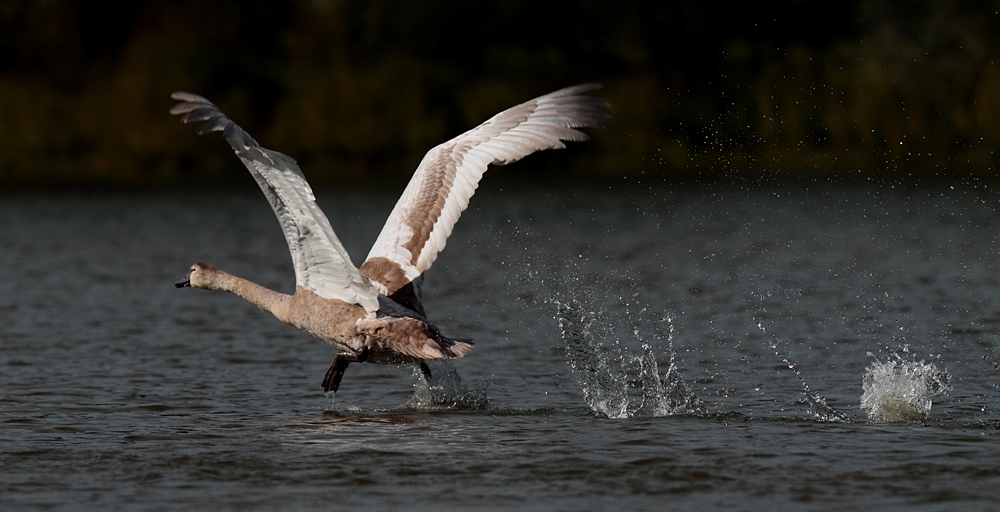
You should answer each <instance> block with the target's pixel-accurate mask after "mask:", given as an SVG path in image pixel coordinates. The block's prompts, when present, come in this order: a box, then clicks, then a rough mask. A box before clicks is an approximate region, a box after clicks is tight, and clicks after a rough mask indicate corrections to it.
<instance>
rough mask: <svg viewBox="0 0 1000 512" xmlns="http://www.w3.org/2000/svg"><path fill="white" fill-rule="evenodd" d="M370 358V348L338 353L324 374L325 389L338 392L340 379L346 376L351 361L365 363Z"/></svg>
mask: <svg viewBox="0 0 1000 512" xmlns="http://www.w3.org/2000/svg"><path fill="white" fill-rule="evenodd" d="M367 359H368V349H367V348H364V349H361V352H359V353H358V354H337V357H335V358H333V362H332V363H330V368H329V369H328V370H326V375H324V376H323V391H325V392H329V391H333V392H334V393H336V392H337V389H339V388H340V381H341V380H342V379H343V378H344V371H346V370H347V365H349V364H351V363H363V362H365V361H366V360H367Z"/></svg>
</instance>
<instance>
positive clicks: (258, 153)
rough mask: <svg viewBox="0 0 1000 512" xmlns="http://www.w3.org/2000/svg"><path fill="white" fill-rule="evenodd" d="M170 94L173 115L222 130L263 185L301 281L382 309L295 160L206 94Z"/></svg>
mask: <svg viewBox="0 0 1000 512" xmlns="http://www.w3.org/2000/svg"><path fill="white" fill-rule="evenodd" d="M170 97H171V98H173V99H175V100H178V101H181V103H178V104H177V105H175V106H174V107H173V108H171V109H170V113H171V114H175V115H182V116H181V121H182V122H184V123H194V122H202V121H203V124H201V125H200V126H199V127H198V129H197V130H196V131H197V133H198V134H199V135H202V134H205V133H209V132H218V131H221V132H223V136H224V137H225V138H226V141H227V142H229V145H230V146H232V148H233V150H234V151H235V152H236V156H238V157H239V158H240V160H241V161H243V164H244V165H245V166H246V167H247V169H248V170H249V171H250V174H251V175H253V178H254V180H256V181H257V184H258V185H260V188H261V190H262V191H263V192H264V196H265V197H267V200H268V202H269V203H270V204H271V208H272V209H273V210H274V214H275V215H276V216H277V217H278V222H279V223H280V224H281V230H282V232H284V234H285V241H286V242H288V249H289V251H290V252H291V254H292V263H293V264H294V266H295V282H296V285H297V286H301V287H303V288H305V289H306V290H309V291H312V292H314V293H316V294H317V295H319V296H320V297H325V298H328V299H340V300H343V301H346V302H349V303H351V304H359V305H361V306H363V307H364V308H365V309H366V310H368V311H376V310H378V299H377V297H378V291H377V289H376V288H375V287H374V286H373V285H372V283H371V282H370V281H369V280H368V279H367V278H366V277H364V276H362V275H361V273H360V272H359V271H358V269H357V268H356V267H355V266H354V264H353V263H351V259H350V256H348V254H347V250H346V249H344V246H343V244H341V243H340V240H339V239H338V238H337V235H336V233H334V232H333V227H331V226H330V221H329V220H328V219H327V218H326V215H324V214H323V211H322V210H320V208H319V206H318V205H317V204H316V197H315V196H314V195H313V191H312V188H311V187H310V186H309V183H308V182H307V181H306V178H305V176H304V175H303V174H302V170H301V169H299V166H298V164H296V163H295V160H293V159H292V158H290V157H288V156H286V155H283V154H281V153H278V152H277V151H271V150H269V149H266V148H264V147H262V146H261V145H260V144H258V143H257V141H255V140H254V139H253V137H251V136H250V134H248V133H247V132H246V131H244V130H243V129H242V128H240V127H239V125H237V124H236V123H234V122H233V121H231V120H230V119H229V118H228V117H226V115H225V114H223V113H222V111H221V110H219V108H218V107H217V106H215V105H214V104H212V102H210V101H208V100H207V99H205V98H203V97H201V96H198V95H197V94H192V93H188V92H175V93H173V94H171V95H170Z"/></svg>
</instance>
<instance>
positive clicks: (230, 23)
mask: <svg viewBox="0 0 1000 512" xmlns="http://www.w3.org/2000/svg"><path fill="white" fill-rule="evenodd" d="M998 11H1000V2H997V1H964V2H939V1H932V0H917V1H874V0H859V1H816V0H812V1H796V0H787V1H775V2H713V1H676V2H662V1H642V0H620V1H615V2H602V1H587V0H583V1H554V2H542V1H538V0H535V1H524V0H510V1H505V2H495V3H486V2H466V1H451V0H438V1H422V2H389V1H365V2H351V1H337V0H328V1H324V0H313V1H295V2H287V3H284V2H269V1H239V2H237V1H219V2H202V1H187V2H165V1H148V2H122V1H115V0H103V1H90V2H74V1H69V0H23V1H22V0H0V187H14V186H24V185H28V186H37V185H43V186H78V185H96V186H105V185H149V184H153V185H155V184H176V183H191V182H192V181H193V182H204V183H210V182H228V181H230V180H233V179H236V178H238V179H243V178H244V177H243V176H242V173H243V172H245V171H243V170H242V168H241V166H240V165H239V163H238V162H237V161H236V160H235V159H234V158H233V157H232V155H231V153H230V152H229V150H228V149H227V148H226V146H225V144H224V143H222V142H221V141H220V140H207V139H209V137H202V138H199V137H197V136H195V135H194V133H193V129H192V127H190V126H182V125H181V124H180V123H179V122H178V120H177V119H176V118H174V117H173V116H170V115H169V114H168V113H167V111H168V109H169V108H170V106H171V105H172V103H173V102H172V101H171V100H170V99H169V94H170V92H172V91H175V90H189V91H192V92H197V93H200V94H202V95H205V96H207V97H208V98H209V99H211V100H213V101H214V102H216V103H217V104H219V105H220V106H221V107H222V108H223V109H224V110H225V111H226V112H227V114H229V115H230V117H232V118H233V119H234V120H236V121H237V122H238V123H240V124H241V125H242V126H244V128H246V129H247V130H248V131H250V133H251V134H253V135H254V136H255V137H256V138H257V139H258V140H259V141H260V142H261V143H262V144H264V145H265V146H267V147H270V148H272V149H275V150H278V151H281V152H283V153H287V154H289V155H291V156H293V157H295V158H296V159H297V160H299V162H300V164H301V165H302V167H303V168H304V170H305V172H306V174H307V176H309V178H310V179H311V180H313V181H315V182H364V181H371V180H372V179H380V180H382V179H388V180H400V181H402V180H405V179H406V178H407V177H408V176H409V175H410V174H411V173H412V171H413V169H414V167H415V166H416V164H417V162H418V161H419V160H420V158H421V156H422V155H423V153H424V152H425V151H427V149H429V148H430V147H432V146H434V145H436V144H438V143H440V142H443V141H445V140H447V139H448V138H450V137H452V136H454V135H457V134H458V133H461V132H462V131H464V130H466V129H468V128H471V127H472V126H475V125H476V124H478V123H480V122H482V121H483V120H485V119H486V118H487V117H489V116H490V115H492V114H494V113H496V112H498V111H500V110H502V109H504V108H506V107H509V106H511V105H513V104H515V103H519V102H521V101H524V100H527V99H530V98H532V97H534V96H537V95H540V94H544V93H547V92H549V91H551V90H554V89H557V88H560V87H563V86H567V85H571V84H575V83H580V82H587V81H600V82H602V83H604V85H605V88H604V89H603V90H602V91H600V92H599V94H600V95H602V96H604V97H605V98H607V99H608V100H609V101H611V103H612V105H613V106H612V110H613V112H614V118H613V119H611V120H610V123H609V129H608V130H603V131H599V130H591V131H590V133H592V134H593V136H594V141H593V142H590V143H587V144H581V145H574V146H573V148H572V150H571V151H562V152H552V153H550V154H547V155H539V156H535V157H532V158H529V159H527V160H526V161H525V162H522V163H519V164H517V165H516V166H515V168H512V169H511V172H515V173H522V172H531V173H537V174H539V175H540V176H542V178H544V177H549V178H552V177H559V176H564V175H566V174H567V173H573V175H574V176H584V177H587V178H589V179H601V178H612V177H614V178H616V179H618V178H619V177H621V176H626V177H634V178H641V179H674V178H685V177H690V176H719V177H722V178H723V179H725V177H727V176H728V177H731V176H735V175H741V176H745V175H755V176H756V175H772V176H773V175H787V176H861V177H871V176H880V177H885V176H892V177H899V178H901V179H905V178H906V177H908V176H911V175H912V176H936V175H977V176H992V175H993V174H994V172H995V169H996V167H997V166H998V164H1000V155H998V153H997V149H996V148H998V147H1000V15H998ZM215 137H216V138H217V136H215Z"/></svg>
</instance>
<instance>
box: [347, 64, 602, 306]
mask: <svg viewBox="0 0 1000 512" xmlns="http://www.w3.org/2000/svg"><path fill="white" fill-rule="evenodd" d="M599 87H600V85H599V84H583V85H577V86H574V87H568V88H565V89H560V90H558V91H555V92H553V93H550V94H546V95H545V96H540V97H538V98H535V99H533V100H531V101H528V102H525V103H522V104H520V105H517V106H516V107H512V108H509V109H507V110H505V111H503V112H501V113H499V114H497V115H495V116H493V117H492V118H490V119H489V120H488V121H486V122H485V123H483V124H481V125H479V126H477V127H475V128H473V129H471V130H469V131H467V132H465V133H463V134H462V135H459V136H458V137H455V138H454V139H452V140H450V141H448V142H445V143H444V144H441V145H439V146H437V147H435V148H433V149H431V150H430V151H428V152H427V154H426V155H425V156H424V159H423V160H421V162H420V165H419V166H417V170H416V172H415V173H414V174H413V178H412V179H410V183H409V185H407V186H406V189H405V190H404V191H403V195H402V197H400V198H399V202H397V203H396V207H395V208H393V210H392V213H391V214H389V219H388V220H387V221H386V223H385V227H383V228H382V232H381V233H380V234H379V236H378V239H377V240H376V241H375V245H374V246H373V247H372V250H371V252H370V253H369V254H368V259H367V260H366V261H365V263H364V264H363V265H361V273H362V274H364V275H365V276H367V277H368V278H369V279H371V280H372V281H376V282H378V283H381V284H382V285H383V286H385V288H386V290H385V291H383V292H382V293H385V294H386V295H388V296H391V297H392V296H401V297H399V298H397V297H394V298H397V300H400V302H403V303H406V304H407V305H410V306H411V307H413V306H416V308H417V310H418V311H419V292H420V290H419V282H418V283H413V281H414V280H415V279H417V278H418V277H419V276H420V275H422V274H423V273H424V272H425V271H426V270H427V269H428V268H430V266H431V264H432V263H434V260H435V259H437V255H438V253H439V252H441V250H442V249H444V246H445V243H446V242H447V240H448V236H449V235H451V231H452V228H454V226H455V223H456V222H458V218H459V216H460V215H461V214H462V212H463V211H465V208H466V207H467V206H468V205H469V199H470V198H471V197H472V194H474V193H475V191H476V188H477V187H478V186H479V180H480V178H482V176H483V173H484V172H486V167H487V166H489V165H490V164H497V165H505V164H509V163H511V162H516V161H518V160H520V159H522V158H524V157H526V156H528V155H530V154H532V153H534V152H535V151H541V150H545V149H562V148H565V147H566V145H565V144H563V141H585V140H588V139H589V137H588V136H587V134H585V133H583V132H580V131H577V130H574V128H581V127H604V123H603V122H602V121H601V118H602V117H608V116H610V115H611V114H610V112H608V110H607V109H606V107H608V103H607V102H606V101H604V100H603V99H601V98H597V97H594V96H585V95H583V93H585V92H587V91H591V90H594V89H597V88H599Z"/></svg>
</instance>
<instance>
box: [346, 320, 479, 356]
mask: <svg viewBox="0 0 1000 512" xmlns="http://www.w3.org/2000/svg"><path fill="white" fill-rule="evenodd" d="M357 329H358V332H360V333H363V334H364V335H365V336H366V340H365V344H366V345H367V346H368V349H369V350H371V351H372V355H373V356H376V357H378V358H379V359H381V358H383V357H384V356H383V354H382V353H384V352H386V351H390V352H394V353H396V354H401V355H404V356H409V357H412V358H415V359H454V358H456V357H463V356H465V355H466V354H468V353H469V351H470V350H472V342H471V341H469V340H453V339H451V338H449V337H447V336H445V335H443V334H441V331H439V330H438V329H437V327H434V326H433V325H430V324H428V323H426V322H423V321H421V320H418V319H416V318H409V317H403V318H399V317H382V318H376V319H372V320H361V321H360V322H358V326H357ZM375 362H380V361H375Z"/></svg>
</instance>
